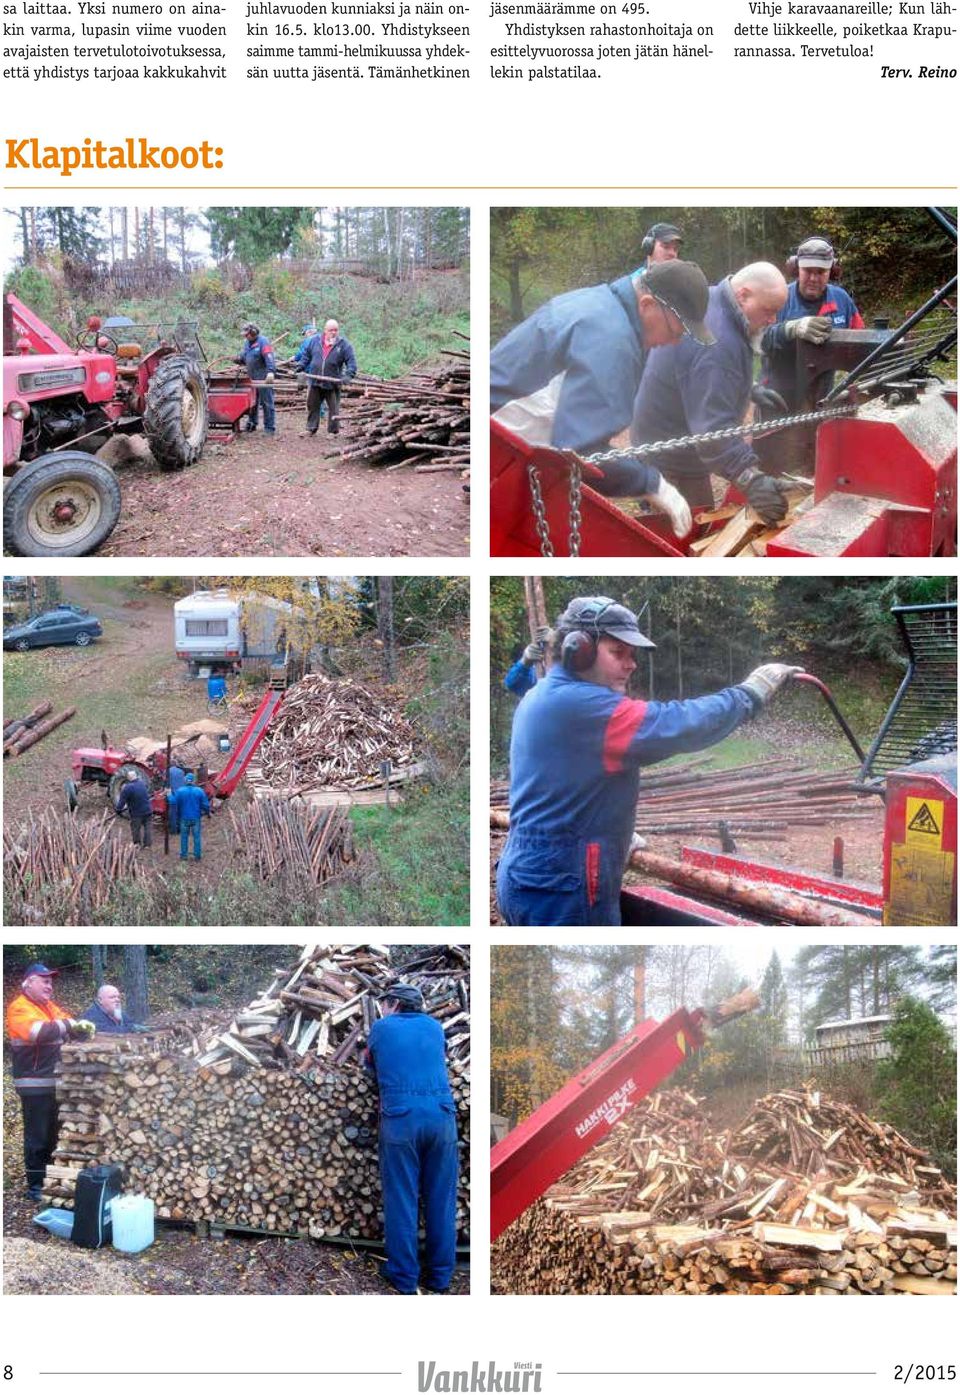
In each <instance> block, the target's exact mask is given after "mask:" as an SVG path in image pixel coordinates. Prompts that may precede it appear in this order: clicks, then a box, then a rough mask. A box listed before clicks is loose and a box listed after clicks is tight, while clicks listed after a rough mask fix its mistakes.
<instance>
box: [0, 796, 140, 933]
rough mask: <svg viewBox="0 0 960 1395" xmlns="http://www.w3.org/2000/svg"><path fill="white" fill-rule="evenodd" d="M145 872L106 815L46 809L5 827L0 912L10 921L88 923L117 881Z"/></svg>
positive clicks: (120, 830)
mask: <svg viewBox="0 0 960 1395" xmlns="http://www.w3.org/2000/svg"><path fill="white" fill-rule="evenodd" d="M143 876H144V871H143V866H142V864H141V863H140V862H139V861H138V854H137V850H136V848H135V847H133V845H132V844H131V842H130V837H129V834H128V832H127V830H126V828H124V827H122V826H118V824H117V820H116V819H115V818H114V817H113V816H112V815H110V814H104V816H103V817H102V818H101V819H99V820H94V819H91V820H89V821H81V820H78V819H76V818H75V817H74V816H73V815H72V814H67V813H54V812H53V810H50V809H48V810H46V811H45V812H44V813H43V814H41V815H40V816H39V818H38V817H36V816H33V815H32V816H31V817H30V819H29V820H28V821H27V822H25V823H20V824H16V825H13V824H7V825H5V827H4V830H3V898H4V914H5V917H6V920H7V921H8V923H9V924H11V925H89V924H90V923H91V919H92V917H93V915H94V913H95V912H96V911H98V910H99V909H100V907H101V906H103V905H105V904H106V902H107V901H109V900H110V897H111V896H112V895H113V893H114V892H115V890H116V886H117V883H118V882H120V881H123V882H126V883H128V884H129V883H131V882H135V881H139V880H140V879H142V878H143Z"/></svg>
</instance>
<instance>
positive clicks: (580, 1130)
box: [574, 1080, 637, 1138]
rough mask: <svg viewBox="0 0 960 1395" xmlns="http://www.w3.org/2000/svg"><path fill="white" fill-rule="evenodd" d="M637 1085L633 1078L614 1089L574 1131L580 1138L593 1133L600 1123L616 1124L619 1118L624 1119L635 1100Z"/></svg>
mask: <svg viewBox="0 0 960 1395" xmlns="http://www.w3.org/2000/svg"><path fill="white" fill-rule="evenodd" d="M636 1090H637V1086H636V1082H635V1081H633V1080H628V1081H626V1082H625V1084H623V1085H621V1086H619V1088H618V1089H616V1090H614V1092H613V1094H612V1095H608V1096H607V1098H606V1099H605V1100H604V1102H603V1104H598V1105H597V1107H596V1109H594V1110H592V1111H591V1113H589V1114H588V1115H587V1117H586V1118H585V1119H581V1120H580V1122H579V1124H578V1125H577V1127H576V1129H575V1130H574V1132H575V1133H576V1135H577V1137H578V1138H584V1137H586V1135H587V1134H588V1133H592V1132H593V1130H594V1129H595V1128H596V1127H597V1125H598V1124H600V1123H604V1124H615V1123H616V1122H617V1120H618V1119H622V1118H623V1116H624V1114H626V1112H627V1110H628V1109H629V1108H630V1106H631V1104H632V1103H633V1100H632V1099H631V1096H632V1095H634V1094H636Z"/></svg>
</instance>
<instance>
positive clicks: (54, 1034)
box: [7, 993, 70, 1095]
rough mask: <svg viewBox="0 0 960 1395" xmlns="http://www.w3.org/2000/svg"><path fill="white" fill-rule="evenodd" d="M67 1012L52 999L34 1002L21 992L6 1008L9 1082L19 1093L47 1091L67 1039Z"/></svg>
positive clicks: (49, 1091)
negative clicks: (10, 1071)
mask: <svg viewBox="0 0 960 1395" xmlns="http://www.w3.org/2000/svg"><path fill="white" fill-rule="evenodd" d="M69 1021H70V1014H69V1013H67V1012H64V1011H63V1009H62V1008H59V1007H57V1005H56V1003H54V1002H49V1003H35V1002H34V1001H33V999H32V998H28V997H27V995H26V994H25V993H21V994H20V997H19V998H14V1000H13V1002H12V1003H11V1004H10V1006H9V1007H8V1008H7V1035H8V1036H9V1038H10V1052H11V1055H12V1058H13V1083H14V1086H15V1087H16V1089H17V1090H18V1091H19V1093H20V1094H21V1095H49V1094H52V1093H53V1090H54V1087H55V1085H56V1079H55V1076H54V1071H55V1070H56V1067H57V1065H58V1063H59V1060H60V1047H61V1046H62V1045H63V1043H64V1042H65V1041H66V1039H67V1035H68V1028H67V1023H68V1022H69Z"/></svg>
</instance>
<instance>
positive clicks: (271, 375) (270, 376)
mask: <svg viewBox="0 0 960 1395" xmlns="http://www.w3.org/2000/svg"><path fill="white" fill-rule="evenodd" d="M275 377H276V374H274V373H268V374H267V376H266V378H265V379H264V381H265V382H268V383H272V382H273V381H274V379H275Z"/></svg>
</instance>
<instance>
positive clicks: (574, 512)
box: [570, 459, 583, 557]
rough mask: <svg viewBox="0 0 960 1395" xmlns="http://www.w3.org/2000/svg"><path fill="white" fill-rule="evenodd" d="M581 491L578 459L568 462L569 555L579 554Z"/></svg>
mask: <svg viewBox="0 0 960 1395" xmlns="http://www.w3.org/2000/svg"><path fill="white" fill-rule="evenodd" d="M582 491H583V471H582V470H581V469H580V461H579V460H576V459H574V460H571V462H570V556H571V557H579V556H580V523H581V518H580V498H581V494H582Z"/></svg>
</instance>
